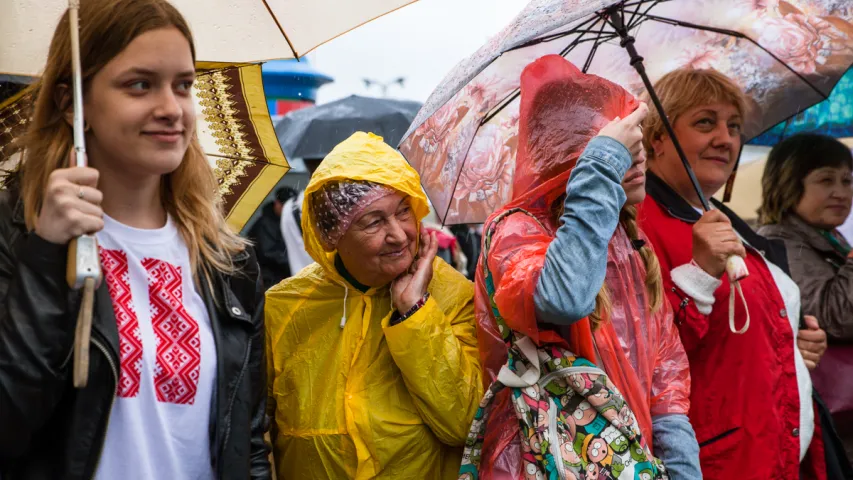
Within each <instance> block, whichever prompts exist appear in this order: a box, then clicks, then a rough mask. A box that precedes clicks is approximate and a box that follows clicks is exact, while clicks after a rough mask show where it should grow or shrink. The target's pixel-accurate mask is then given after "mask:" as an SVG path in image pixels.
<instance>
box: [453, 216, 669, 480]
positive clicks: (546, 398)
mask: <svg viewBox="0 0 853 480" xmlns="http://www.w3.org/2000/svg"><path fill="white" fill-rule="evenodd" d="M514 213H524V214H527V215H530V216H531V217H533V215H532V214H530V213H529V212H527V211H525V210H522V209H511V210H508V211H506V212H504V213H503V214H501V215H499V216H497V217H496V218H495V219H494V220H493V221H492V223H491V224H490V225H489V226H488V228H487V229H486V232H485V238H484V249H483V258H488V257H487V255H488V252H489V247H490V245H491V239H492V235H493V234H494V233H495V229H496V227H497V225H498V224H499V223H500V222H501V221H502V220H504V219H505V218H506V217H508V216H509V215H512V214H514ZM533 218H534V219H535V218H536V217H533ZM537 222H538V220H537ZM483 266H484V273H485V279H486V290H487V292H488V294H489V298H490V299H491V305H492V312H493V313H494V317H495V319H496V320H497V326H498V328H499V330H500V332H501V334H502V336H503V339H504V341H505V342H506V344H507V347H508V360H507V364H506V365H504V366H503V367H502V368H501V370H500V372H499V374H498V378H497V380H496V381H495V382H494V383H492V385H491V386H490V387H489V389H488V390H487V391H486V394H485V396H484V397H483V400H482V401H481V402H480V408H479V409H478V410H477V414H476V416H475V417H474V422H473V424H472V425H471V430H470V432H469V433H468V439H467V441H466V443H465V452H464V454H463V457H462V466H461V468H460V471H459V480H475V479H477V478H479V466H480V461H481V458H480V452H481V451H482V447H483V438H484V435H485V431H486V423H487V422H488V418H489V409H490V407H491V405H492V403H493V401H494V399H495V397H496V395H497V394H498V393H499V392H501V391H502V390H504V389H505V388H509V389H510V395H511V402H512V405H513V407H514V410H515V414H516V417H517V418H518V422H519V427H520V432H521V448H522V462H523V465H522V472H523V474H524V478H525V479H537V480H538V479H542V480H545V479H547V480H564V479H571V480H582V479H626V480H666V479H668V478H669V477H668V475H667V474H666V472H665V469H664V467H663V465H662V464H661V463H660V462H659V461H658V460H657V459H655V458H654V457H653V456H652V454H651V452H650V451H649V449H648V448H647V447H646V446H645V445H646V444H645V442H644V441H643V440H642V438H641V435H640V432H639V428H638V427H637V420H636V418H635V417H634V413H633V412H632V411H631V409H630V408H629V407H628V405H627V404H626V403H625V400H624V399H623V398H622V396H621V395H620V394H619V391H618V390H617V389H616V387H615V386H614V385H613V384H612V383H611V382H610V380H609V379H608V378H607V375H606V374H605V373H604V371H603V370H601V369H600V368H598V367H597V366H595V365H594V364H593V363H592V362H590V361H588V360H586V359H583V358H580V357H577V356H575V355H574V354H572V353H571V352H569V351H568V350H566V349H564V348H560V347H558V346H553V345H545V346H542V347H537V346H536V345H535V344H534V343H533V341H532V340H531V339H530V338H528V337H526V336H524V335H521V334H520V333H518V332H514V331H512V330H510V329H509V328H508V327H507V325H506V322H505V321H504V320H503V318H502V317H501V315H500V312H499V311H498V308H497V306H496V305H495V301H494V294H495V285H494V280H493V278H492V275H491V272H489V268H488V263H487V262H485V261H484V262H483Z"/></svg>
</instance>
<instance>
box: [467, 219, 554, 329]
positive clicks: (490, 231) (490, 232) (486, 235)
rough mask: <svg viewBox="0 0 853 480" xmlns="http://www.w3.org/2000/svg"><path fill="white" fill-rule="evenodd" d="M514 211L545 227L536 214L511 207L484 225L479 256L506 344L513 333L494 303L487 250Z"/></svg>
mask: <svg viewBox="0 0 853 480" xmlns="http://www.w3.org/2000/svg"><path fill="white" fill-rule="evenodd" d="M516 213H523V214H524V215H527V216H529V217H530V218H532V219H533V220H535V221H536V223H538V224H539V225H540V226H541V227H542V228H545V225H543V224H542V222H541V221H539V219H538V218H536V216H534V215H533V214H532V213H530V212H528V211H527V210H525V209H523V208H511V209H509V210H506V211H505V212H502V213H500V214H499V215H498V216H496V217H495V218H493V219H492V221H491V222H489V224H488V225H487V226H486V228H484V229H483V252H482V253H481V257H482V259H483V274H484V278H485V280H486V293H487V294H488V295H489V303H490V305H491V307H492V314H493V315H494V317H495V322H496V323H497V325H498V330H500V333H501V337H502V338H503V340H504V342H506V343H507V345H509V344H510V343H512V340H513V337H514V335H513V333H512V330H510V329H509V327H507V325H506V322H505V321H504V319H503V316H501V313H500V310H498V306H497V304H496V303H495V280H494V277H493V276H492V272H491V271H490V270H489V251H490V250H491V247H492V237H493V236H494V234H495V232H496V231H497V227H498V225H499V224H500V223H501V222H503V221H504V220H506V219H507V218H508V217H509V216H511V215H514V214H516Z"/></svg>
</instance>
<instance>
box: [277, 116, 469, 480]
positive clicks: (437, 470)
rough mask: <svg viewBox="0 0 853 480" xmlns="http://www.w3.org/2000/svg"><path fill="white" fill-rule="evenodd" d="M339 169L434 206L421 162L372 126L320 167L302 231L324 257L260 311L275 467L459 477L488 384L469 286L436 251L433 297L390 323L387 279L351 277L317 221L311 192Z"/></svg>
mask: <svg viewBox="0 0 853 480" xmlns="http://www.w3.org/2000/svg"><path fill="white" fill-rule="evenodd" d="M338 180H365V181H370V182H374V183H380V184H383V185H386V186H389V187H391V188H393V189H395V190H397V191H399V192H401V193H403V194H404V195H408V196H409V197H410V200H411V206H412V209H413V211H414V213H415V216H416V218H417V219H418V220H421V219H423V217H425V216H426V215H427V213H428V205H427V201H426V196H425V195H424V193H423V190H422V189H421V186H420V178H419V176H418V174H417V172H415V170H414V169H412V168H411V167H410V166H409V165H408V163H406V161H405V159H404V158H403V157H402V155H400V154H399V153H398V152H397V151H395V150H394V149H392V148H391V147H389V146H388V145H386V144H385V143H384V142H383V141H382V139H381V138H380V137H377V136H375V135H372V134H367V133H361V132H359V133H356V134H354V135H353V136H352V137H350V138H349V139H348V140H346V141H344V142H343V143H341V144H340V145H338V146H337V147H336V148H335V149H334V150H333V151H332V152H331V153H330V154H329V155H328V156H327V157H326V159H325V160H323V163H322V164H321V165H320V167H319V168H318V169H317V171H316V172H315V173H314V175H313V177H312V179H311V182H310V183H309V184H308V187H307V188H306V191H305V202H304V205H303V212H304V213H303V216H302V231H303V238H304V241H305V247H306V250H307V251H308V253H309V254H310V255H311V257H312V258H313V259H314V260H315V261H316V262H317V263H315V264H312V265H311V266H309V267H307V268H305V269H303V270H302V271H301V272H299V274H297V275H296V276H295V277H292V278H289V279H286V280H284V281H283V282H281V283H280V284H279V285H277V286H275V287H273V288H271V289H270V290H269V291H268V292H267V294H266V305H265V310H264V311H265V321H266V342H267V376H268V382H267V385H268V393H269V401H268V405H267V410H268V412H269V414H270V415H271V418H272V419H273V425H272V438H273V454H274V459H275V468H276V472H277V473H278V478H280V479H290V478H294V479H296V478H298V479H306V480H313V479H316V480H320V479H329V478H331V479H346V478H357V479H367V478H388V479H391V478H394V479H401V480H407V479H411V480H431V479H455V478H457V473H458V469H459V464H460V461H461V448H459V447H461V446H462V445H463V444H464V442H465V438H466V436H467V432H468V429H469V426H470V424H471V420H472V419H473V416H474V413H475V412H476V410H477V404H478V402H479V400H480V397H481V395H482V381H481V377H480V367H479V362H478V349H477V342H476V325H475V320H474V307H473V295H474V290H473V285H472V284H471V282H469V281H468V280H467V279H465V278H464V277H463V276H462V275H461V274H459V273H458V272H457V271H456V270H454V269H453V268H452V267H450V266H449V265H447V264H446V263H445V262H444V261H443V260H440V259H436V260H435V262H434V263H433V270H434V273H433V279H432V282H431V283H430V286H429V292H430V297H429V299H428V300H427V302H426V304H424V306H423V307H421V308H420V309H419V310H418V311H417V312H415V313H414V314H413V315H412V316H411V317H409V318H407V319H405V320H404V321H402V322H401V323H399V324H396V325H394V326H390V319H391V315H392V313H393V307H392V305H391V297H390V292H389V288H388V287H382V288H371V289H369V290H368V291H366V292H364V293H362V292H360V291H359V290H357V289H356V288H354V287H353V286H352V285H350V284H349V283H348V282H346V280H344V278H343V276H342V275H340V274H339V273H338V272H337V270H336V268H335V262H334V261H335V255H336V252H331V253H328V252H326V251H325V250H324V249H323V246H322V244H321V242H320V240H319V238H318V235H317V232H316V230H315V228H314V222H313V221H312V219H313V218H314V212H313V211H312V210H311V209H312V205H311V202H310V198H311V194H312V193H313V192H315V191H317V190H318V189H320V188H321V187H322V186H323V185H324V184H326V183H328V182H333V181H338ZM342 317H343V318H344V320H345V321H344V322H341V319H342Z"/></svg>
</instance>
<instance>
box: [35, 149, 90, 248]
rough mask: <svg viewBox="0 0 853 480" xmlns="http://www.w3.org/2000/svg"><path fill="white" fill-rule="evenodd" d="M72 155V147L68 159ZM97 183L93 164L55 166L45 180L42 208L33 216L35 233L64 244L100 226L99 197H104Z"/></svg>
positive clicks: (73, 153) (50, 240)
mask: <svg viewBox="0 0 853 480" xmlns="http://www.w3.org/2000/svg"><path fill="white" fill-rule="evenodd" d="M74 155H75V152H74V151H73V150H72V151H71V153H70V154H69V161H70V162H73V159H74ZM70 164H73V163H70ZM97 186H98V171H97V170H95V169H94V168H89V167H70V168H59V169H56V170H54V171H53V172H52V173H51V174H50V178H49V179H48V181H47V188H46V189H45V192H44V200H43V202H42V206H41V211H40V212H39V216H38V219H36V225H35V233H36V235H38V236H39V237H41V238H43V239H45V240H47V241H48V242H51V243H56V244H60V245H64V244H66V243H68V242H69V241H70V240H71V239H72V238H76V237H79V236H80V235H83V234H92V233H95V232H99V231H100V230H101V229H103V228H104V211H103V210H102V209H101V201H102V200H103V198H104V197H103V195H102V194H101V192H100V190H98V189H97ZM81 193H82V198H81Z"/></svg>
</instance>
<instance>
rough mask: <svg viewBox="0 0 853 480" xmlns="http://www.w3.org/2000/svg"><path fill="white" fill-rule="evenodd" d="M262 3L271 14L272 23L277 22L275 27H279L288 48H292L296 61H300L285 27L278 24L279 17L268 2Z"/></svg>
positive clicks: (263, 0)
mask: <svg viewBox="0 0 853 480" xmlns="http://www.w3.org/2000/svg"><path fill="white" fill-rule="evenodd" d="M261 1H262V2H263V4H264V6H265V7H267V12H269V14H270V17H271V18H272V21H273V22H275V25H276V26H277V27H278V31H280V32H281V35H282V36H283V37H284V41H286V42H287V46H288V47H290V51H291V52H293V57H294V58H296V60H299V54H298V53H296V49H295V48H293V43H291V42H290V38H288V36H287V34H286V33H284V27H282V26H281V23H279V22H278V17H276V16H275V14H274V13H273V11H272V9H271V8H270V6H269V4H268V3H267V0H261Z"/></svg>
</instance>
